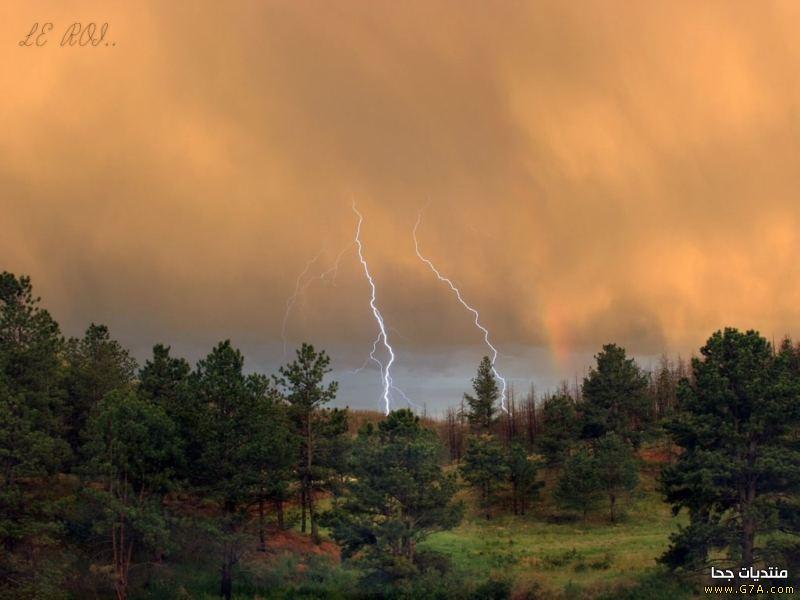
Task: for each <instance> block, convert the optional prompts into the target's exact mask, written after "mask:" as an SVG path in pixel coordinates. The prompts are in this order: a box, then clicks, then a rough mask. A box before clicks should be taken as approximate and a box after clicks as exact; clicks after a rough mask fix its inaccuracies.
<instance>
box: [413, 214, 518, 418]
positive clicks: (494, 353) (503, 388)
mask: <svg viewBox="0 0 800 600" xmlns="http://www.w3.org/2000/svg"><path fill="white" fill-rule="evenodd" d="M421 221H422V211H419V213H417V222H416V224H415V225H414V231H413V235H414V249H415V250H416V252H417V256H418V257H419V259H420V260H421V261H422V262H424V263H425V264H426V265H428V266H429V267H430V269H431V271H433V274H434V275H436V277H437V279H439V281H442V282H444V283H446V284H447V285H448V286H449V287H450V289H451V290H452V291H453V293H454V294H455V295H456V298H458V301H459V302H460V303H461V305H462V306H463V307H464V308H466V309H467V310H468V311H469V312H471V313H472V315H473V316H474V317H475V327H477V328H478V329H480V330H481V331H482V332H483V340H484V341H485V342H486V345H487V346H488V347H489V348H490V349H491V351H492V371H493V372H494V376H495V377H497V378H498V379H499V380H500V383H501V390H500V408H501V409H502V410H503V412H505V413H508V409H507V408H506V380H505V379H504V378H503V376H502V375H500V373H499V372H498V371H497V367H496V366H495V363H496V362H497V354H498V353H497V348H495V347H494V345H492V342H491V341H489V330H488V329H486V327H484V326H483V325H481V322H480V314H479V313H478V311H477V310H475V309H474V308H472V306H470V305H469V304H467V303H466V301H465V300H464V298H462V297H461V291H460V290H459V289H458V288H457V287H456V286H455V284H454V283H453V282H452V281H451V280H450V279H448V278H447V277H445V276H444V275H442V274H441V273H440V272H439V270H438V269H437V268H436V267H435V266H434V264H433V263H432V262H431V261H430V259H428V258H426V257H425V256H423V255H422V252H420V249H419V240H418V239H417V229H418V228H419V225H420V222H421Z"/></svg>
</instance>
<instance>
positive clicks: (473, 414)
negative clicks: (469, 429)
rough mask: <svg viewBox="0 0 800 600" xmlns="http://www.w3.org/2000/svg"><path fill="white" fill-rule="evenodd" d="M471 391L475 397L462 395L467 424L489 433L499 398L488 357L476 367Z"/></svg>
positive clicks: (492, 368)
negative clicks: (467, 411) (467, 418)
mask: <svg viewBox="0 0 800 600" xmlns="http://www.w3.org/2000/svg"><path fill="white" fill-rule="evenodd" d="M472 389H473V390H475V395H474V396H471V395H469V394H464V399H465V400H466V401H467V404H468V405H469V414H468V417H469V422H470V424H471V425H472V426H473V427H475V428H476V429H479V430H481V431H484V432H486V431H489V429H490V428H491V426H492V424H493V423H494V422H495V420H496V416H495V415H496V413H497V407H496V406H495V403H496V402H497V400H498V399H499V398H500V390H499V389H498V387H497V379H496V378H495V375H494V367H493V366H492V361H491V360H489V357H488V356H484V357H483V359H481V362H480V364H479V365H478V373H477V375H476V376H475V378H474V379H473V380H472Z"/></svg>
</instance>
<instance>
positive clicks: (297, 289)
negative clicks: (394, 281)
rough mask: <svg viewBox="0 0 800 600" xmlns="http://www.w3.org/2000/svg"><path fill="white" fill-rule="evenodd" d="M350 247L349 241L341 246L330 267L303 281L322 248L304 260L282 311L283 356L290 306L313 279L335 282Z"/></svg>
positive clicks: (303, 292) (284, 354)
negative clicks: (292, 290)
mask: <svg viewBox="0 0 800 600" xmlns="http://www.w3.org/2000/svg"><path fill="white" fill-rule="evenodd" d="M352 247H353V242H350V243H349V244H347V246H345V247H344V248H342V250H341V251H340V252H339V254H337V255H336V260H335V261H334V262H333V265H332V266H331V267H330V268H328V269H326V270H324V271H322V273H319V274H317V275H314V276H311V277H309V278H308V279H306V280H305V282H304V281H303V278H304V277H306V275H308V271H309V270H310V269H311V267H312V265H313V264H314V263H316V262H317V260H318V259H319V257H320V256H321V255H322V250H320V251H319V252H317V254H316V255H315V256H314V257H313V258H311V259H309V260H308V261H307V262H306V266H305V268H304V269H303V270H302V271H301V272H300V274H299V275H298V276H297V280H296V281H295V284H294V292H292V295H291V296H289V297H288V298H287V299H286V310H285V311H284V313H283V323H282V324H281V340H283V356H284V357H286V344H287V341H286V327H287V325H288V323H289V315H290V314H291V312H292V308H293V307H294V305H295V303H296V302H297V299H298V298H299V297H300V296H302V295H303V294H305V293H306V290H308V287H309V286H310V285H311V284H312V283H313V282H315V281H326V280H327V279H328V277H330V278H331V279H330V281H331V283H335V282H336V276H337V275H338V273H339V263H340V262H341V260H342V257H343V256H344V255H345V254H346V253H347V251H348V250H350V248H352Z"/></svg>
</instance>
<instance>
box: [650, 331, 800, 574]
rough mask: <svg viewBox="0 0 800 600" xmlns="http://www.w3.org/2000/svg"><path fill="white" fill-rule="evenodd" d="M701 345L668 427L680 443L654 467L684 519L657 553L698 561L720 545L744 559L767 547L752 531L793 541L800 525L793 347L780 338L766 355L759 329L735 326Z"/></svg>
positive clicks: (680, 562)
mask: <svg viewBox="0 0 800 600" xmlns="http://www.w3.org/2000/svg"><path fill="white" fill-rule="evenodd" d="M700 353H701V357H698V358H695V359H693V360H692V372H693V373H692V374H693V380H692V381H689V380H686V379H684V380H683V381H681V384H680V388H679V399H680V401H679V405H678V411H677V413H676V415H675V418H674V419H672V420H671V421H670V422H669V423H668V425H667V427H668V430H669V432H670V434H671V435H672V437H673V439H674V441H675V443H676V444H677V445H678V446H680V447H681V448H682V449H683V451H682V452H681V453H680V454H679V456H678V459H677V461H676V462H675V463H674V464H672V465H668V466H666V467H665V468H664V470H663V473H662V484H663V490H664V492H665V495H666V498H667V501H668V502H670V503H671V504H672V507H673V511H674V512H675V513H677V512H679V511H680V510H683V509H685V510H687V511H688V512H689V516H690V524H689V526H688V527H686V528H683V529H682V530H681V531H680V532H679V533H678V534H676V535H674V536H672V545H671V547H670V550H669V551H668V552H667V554H666V555H665V556H664V557H663V560H664V562H666V563H667V564H669V565H670V566H672V567H678V566H685V567H700V566H702V565H703V564H705V562H706V560H707V557H708V553H709V552H710V551H712V550H725V551H727V553H728V556H729V558H730V560H731V561H733V562H735V563H737V564H741V565H744V566H750V565H752V564H753V563H754V561H756V560H758V559H759V557H763V556H764V552H765V551H766V549H767V548H766V547H764V546H762V547H758V546H757V544H756V542H757V540H758V539H762V540H769V539H770V537H772V536H771V534H772V533H773V532H776V531H782V532H784V534H788V535H789V536H790V538H791V537H794V539H795V540H796V535H797V531H798V523H800V518H798V517H800V511H798V505H797V500H796V498H797V492H798V490H800V468H799V467H798V465H800V448H798V444H797V437H796V436H797V431H798V424H799V423H800V377H799V376H798V371H797V367H796V365H797V353H796V351H795V350H794V349H793V348H792V346H791V343H789V342H788V341H787V342H786V343H784V344H783V346H782V347H781V349H780V351H779V352H777V353H773V348H772V347H771V345H770V344H769V342H767V340H766V339H764V338H763V337H761V336H760V335H759V334H758V333H757V332H755V331H748V332H746V333H741V332H739V331H738V330H736V329H725V330H724V331H718V332H716V333H715V334H714V335H712V336H711V337H710V338H709V340H708V342H706V344H705V346H703V347H702V348H701V349H700ZM794 543H795V544H796V541H795V542H794ZM795 551H796V550H795ZM790 559H791V557H790V556H787V560H790Z"/></svg>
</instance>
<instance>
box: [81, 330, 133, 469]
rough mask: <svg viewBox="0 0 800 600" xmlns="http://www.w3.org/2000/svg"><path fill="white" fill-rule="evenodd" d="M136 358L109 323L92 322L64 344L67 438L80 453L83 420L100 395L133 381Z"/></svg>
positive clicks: (82, 440) (124, 387) (87, 416)
mask: <svg viewBox="0 0 800 600" xmlns="http://www.w3.org/2000/svg"><path fill="white" fill-rule="evenodd" d="M135 370H136V361H135V360H134V359H133V358H132V357H131V355H130V354H129V353H128V351H127V350H126V349H125V348H123V347H122V345H120V343H119V342H117V341H116V340H113V339H111V334H110V333H109V331H108V327H106V326H105V325H95V324H94V323H92V324H91V325H90V326H89V328H88V329H87V330H86V334H85V335H84V336H83V337H82V338H80V339H78V338H72V339H70V340H69V342H68V344H67V376H66V387H67V393H68V405H69V407H70V410H69V413H68V415H67V438H68V440H69V442H70V445H71V446H72V448H73V450H74V451H75V454H76V456H79V455H80V449H81V447H82V446H83V443H84V441H85V440H84V439H83V432H84V427H85V426H86V422H87V421H88V420H89V418H90V416H91V414H92V412H93V411H94V409H95V408H96V407H97V406H98V405H99V404H100V402H101V401H102V400H103V398H104V397H105V396H106V395H107V394H109V393H110V392H113V391H115V390H126V389H129V388H130V387H131V385H132V384H133V378H134V373H135Z"/></svg>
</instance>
